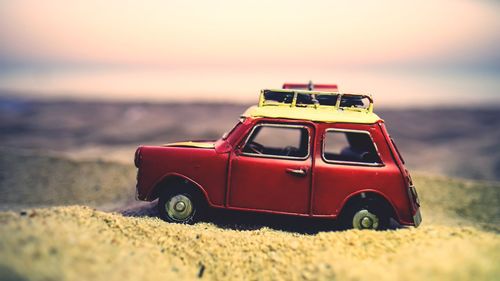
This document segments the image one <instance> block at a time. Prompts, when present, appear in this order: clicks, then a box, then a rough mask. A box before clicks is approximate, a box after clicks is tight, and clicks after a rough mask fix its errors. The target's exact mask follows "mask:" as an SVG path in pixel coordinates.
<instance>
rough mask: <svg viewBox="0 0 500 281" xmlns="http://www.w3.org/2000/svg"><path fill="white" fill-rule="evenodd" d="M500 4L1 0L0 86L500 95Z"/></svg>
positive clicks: (144, 93)
mask: <svg viewBox="0 0 500 281" xmlns="http://www.w3.org/2000/svg"><path fill="white" fill-rule="evenodd" d="M499 14H500V4H498V2H493V1H472V0H471V1H464V0H441V1H388V0H386V1H342V2H341V1H284V0H279V1H251V2H250V1H130V0H129V1H124V0H122V1H118V0H116V1H111V0H109V1H97V0H90V1H89V0H86V1H78V0H75V1H62V0H46V1H36V0H31V1H30V0H18V1H3V0H0V88H1V89H4V90H14V91H18V92H30V93H33V94H34V93H37V94H38V95H39V96H54V97H63V98H64V97H70V98H79V97H81V98H90V99H92V98H111V99H115V98H117V99H138V100H140V99H145V100H168V99H177V100H179V99H180V100H182V99H197V98H200V97H201V98H202V99H210V97H215V98H216V99H218V100H227V99H229V100H232V101H251V100H253V99H254V96H255V97H256V95H257V92H258V90H259V89H260V88H264V87H279V86H280V85H281V83H282V82H285V81H292V80H293V81H292V82H306V81H307V80H309V79H312V80H314V81H318V82H325V83H328V82H333V83H339V84H340V87H341V90H342V89H346V90H350V91H351V90H354V91H358V90H360V91H368V92H373V93H374V94H377V93H378V92H379V91H381V90H382V89H383V92H382V93H381V94H380V95H381V96H382V100H383V101H384V100H385V101H389V100H390V99H391V97H393V96H394V95H395V94H397V93H401V91H404V90H405V89H412V91H413V92H415V91H417V90H416V89H418V90H419V91H427V92H428V91H431V92H432V91H433V89H435V87H437V88H439V91H437V92H448V91H451V92H454V93H457V92H459V93H458V94H461V95H465V91H466V90H467V91H469V90H480V91H481V94H482V97H483V98H484V99H497V100H498V97H497V95H496V89H498V88H499V87H500V85H499V82H498V81H497V80H498V79H497V76H498V74H499V73H500V71H499V69H500V55H499V51H498V50H499V48H500V19H499V16H498V15H499ZM436 75H438V76H439V77H442V79H437V78H436ZM343 86H344V87H343ZM460 91H462V93H460ZM410 94H417V93H410ZM434 94H435V92H434V93H432V94H430V95H431V96H432V95H434Z"/></svg>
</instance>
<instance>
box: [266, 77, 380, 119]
mask: <svg viewBox="0 0 500 281" xmlns="http://www.w3.org/2000/svg"><path fill="white" fill-rule="evenodd" d="M285 85H287V84H285ZM285 85H283V87H285ZM288 85H290V84H288ZM364 101H368V104H365V102H364ZM258 106H259V107H264V106H284V107H291V108H324V109H329V108H332V109H336V110H354V111H360V112H367V113H372V112H373V98H372V96H371V95H367V94H352V93H341V92H339V91H308V90H296V89H264V90H262V91H261V92H260V98H259V105H258Z"/></svg>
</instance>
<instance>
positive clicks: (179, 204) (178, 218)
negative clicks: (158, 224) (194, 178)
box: [158, 190, 202, 224]
mask: <svg viewBox="0 0 500 281" xmlns="http://www.w3.org/2000/svg"><path fill="white" fill-rule="evenodd" d="M201 209H202V200H200V198H198V196H196V194H193V193H192V192H190V191H187V190H186V191H180V190H173V191H167V192H164V193H163V194H161V195H160V199H159V200H158V212H159V215H160V218H161V219H163V220H165V221H168V222H176V223H184V224H192V223H194V222H196V221H198V220H199V218H200V215H201V211H202V210H201Z"/></svg>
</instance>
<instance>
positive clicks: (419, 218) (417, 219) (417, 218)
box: [413, 209, 422, 227]
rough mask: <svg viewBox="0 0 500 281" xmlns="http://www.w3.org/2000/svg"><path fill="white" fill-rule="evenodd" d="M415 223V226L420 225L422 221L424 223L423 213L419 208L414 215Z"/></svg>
mask: <svg viewBox="0 0 500 281" xmlns="http://www.w3.org/2000/svg"><path fill="white" fill-rule="evenodd" d="M413 223H414V225H415V227H418V226H419V225H420V223H422V214H420V209H418V210H417V212H416V213H415V215H414V216H413Z"/></svg>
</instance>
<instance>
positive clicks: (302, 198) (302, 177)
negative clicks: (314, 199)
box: [229, 123, 313, 214]
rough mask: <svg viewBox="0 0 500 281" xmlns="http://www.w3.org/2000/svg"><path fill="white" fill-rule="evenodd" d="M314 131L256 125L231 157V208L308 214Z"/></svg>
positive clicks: (307, 127) (273, 125)
mask: <svg viewBox="0 0 500 281" xmlns="http://www.w3.org/2000/svg"><path fill="white" fill-rule="evenodd" d="M312 131H313V129H312V128H311V127H309V126H305V125H292V124H286V125H285V124H266V123H264V124H257V125H255V127H254V128H253V129H252V131H251V132H250V134H249V136H248V137H247V138H246V140H245V141H244V143H243V144H242V145H241V146H240V147H241V148H240V150H238V151H236V152H235V153H233V155H232V157H231V169H230V171H231V175H230V187H229V188H230V190H229V206H230V207H237V208H244V209H258V210H270V211H277V212H285V213H296V214H307V213H308V212H309V193H310V192H309V191H310V183H311V158H312V157H311V143H312V142H311V139H312V136H313V133H312Z"/></svg>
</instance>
